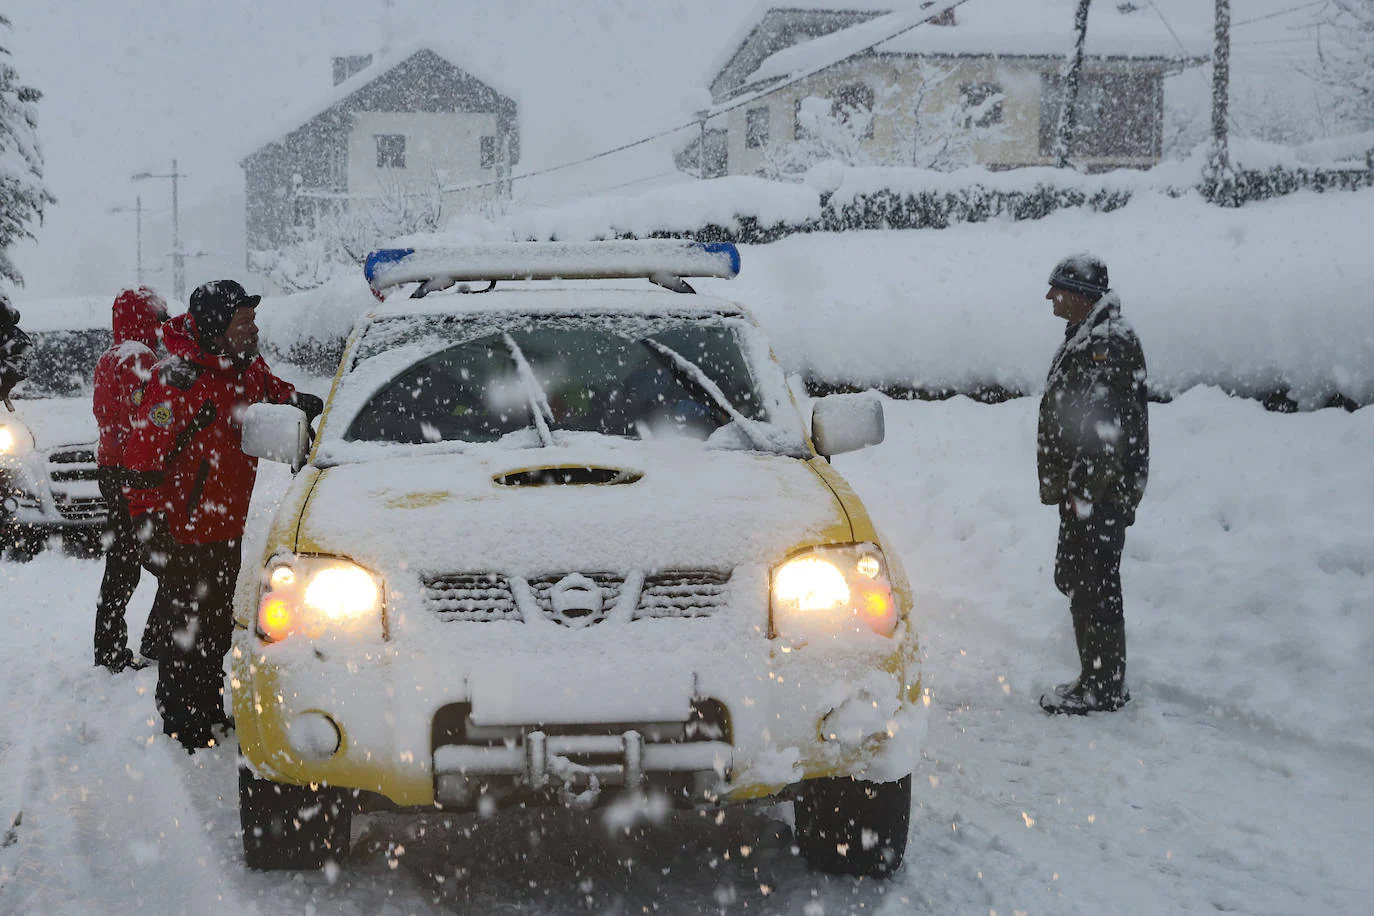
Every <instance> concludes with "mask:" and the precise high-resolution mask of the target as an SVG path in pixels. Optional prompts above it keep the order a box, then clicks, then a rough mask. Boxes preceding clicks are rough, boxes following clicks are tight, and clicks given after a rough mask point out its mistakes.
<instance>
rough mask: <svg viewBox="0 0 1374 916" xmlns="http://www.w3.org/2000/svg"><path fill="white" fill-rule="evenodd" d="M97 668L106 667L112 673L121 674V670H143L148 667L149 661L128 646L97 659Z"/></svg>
mask: <svg viewBox="0 0 1374 916" xmlns="http://www.w3.org/2000/svg"><path fill="white" fill-rule="evenodd" d="M95 665H96V667H97V668H105V669H106V670H107V671H109V672H110V673H111V674H119V673H120V672H121V671H124V670H126V669H127V670H129V671H141V670H142V669H144V668H146V667H148V663H147V662H146V661H144V660H143V659H141V658H139V657H138V656H136V655H134V653H132V652H130V651H129V650H128V649H127V648H125V649H120V650H119V651H118V652H115V653H114V654H112V655H105V656H102V657H100V658H97V659H96V660H95Z"/></svg>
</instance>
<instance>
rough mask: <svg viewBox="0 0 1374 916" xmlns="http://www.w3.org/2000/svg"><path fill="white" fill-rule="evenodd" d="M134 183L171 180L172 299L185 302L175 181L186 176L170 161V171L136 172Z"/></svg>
mask: <svg viewBox="0 0 1374 916" xmlns="http://www.w3.org/2000/svg"><path fill="white" fill-rule="evenodd" d="M130 177H131V178H132V179H133V180H134V181H145V180H147V179H149V178H170V179H171V180H172V297H173V298H175V299H176V300H177V301H178V302H184V301H185V300H186V254H185V252H183V251H182V250H181V224H180V218H181V215H180V210H179V207H178V204H177V181H178V179H181V178H185V177H186V174H185V173H183V172H180V171H178V170H177V161H176V160H175V159H173V160H172V171H171V172H169V173H167V174H162V175H155V174H153V173H152V172H138V173H136V174H134V175H132V176H130Z"/></svg>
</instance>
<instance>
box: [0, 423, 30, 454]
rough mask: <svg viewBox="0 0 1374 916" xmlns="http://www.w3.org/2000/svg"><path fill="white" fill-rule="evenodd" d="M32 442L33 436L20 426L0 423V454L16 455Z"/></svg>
mask: <svg viewBox="0 0 1374 916" xmlns="http://www.w3.org/2000/svg"><path fill="white" fill-rule="evenodd" d="M32 443H33V436H31V435H30V434H29V431H28V430H27V429H25V428H24V427H22V426H15V425H13V424H11V423H0V455H17V454H19V453H20V452H21V451H23V450H24V449H26V448H28V447H29V445H31V444H32Z"/></svg>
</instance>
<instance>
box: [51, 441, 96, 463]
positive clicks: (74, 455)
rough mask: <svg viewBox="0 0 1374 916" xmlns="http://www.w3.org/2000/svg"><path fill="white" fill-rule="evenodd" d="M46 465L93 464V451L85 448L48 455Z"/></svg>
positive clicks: (63, 450) (58, 451)
mask: <svg viewBox="0 0 1374 916" xmlns="http://www.w3.org/2000/svg"><path fill="white" fill-rule="evenodd" d="M48 464H89V465H94V464H95V449H93V448H89V447H86V446H81V447H78V448H64V449H59V450H57V451H55V452H49V453H48Z"/></svg>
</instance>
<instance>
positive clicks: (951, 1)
mask: <svg viewBox="0 0 1374 916" xmlns="http://www.w3.org/2000/svg"><path fill="white" fill-rule="evenodd" d="M966 2H967V0H946V2H945V3H943V4H940V5H938V6H934V7H932V8H931V11H930V12H928V13H927V14H926V16H925V18H923V19H920V20H918V21H916V22H914V23H912V24H911V25H909V26H906V27H905V28H902V29H899V30H897V31H896V32H893V33H892V34H891V35H886V36H884V37H882V38H879V39H878V40H877V41H874V42H873V43H871V44H869V45H867V46H865V47H862V48H859V49H858V50H857V51H854V52H853V53H852V54H851V55H850V56H851V57H852V56H855V55H858V54H863V53H864V52H865V51H871V50H873V49H874V48H876V47H877V46H878V45H880V44H883V43H885V42H888V41H891V40H892V39H894V38H898V37H900V36H902V35H905V34H906V33H907V32H910V31H911V30H912V29H914V28H916V27H917V26H920V25H924V24H925V23H927V22H929V21H930V20H931V19H934V18H935V17H936V16H939V15H941V14H942V13H945V12H947V11H949V10H952V9H954V8H955V7H957V6H962V5H963V4H964V3H966ZM1151 5H1153V0H1151ZM1170 31H1172V29H1171V30H1170ZM1174 37H1175V39H1177V37H1178V36H1174ZM1180 44H1181V42H1180ZM829 66H830V65H829V64H825V65H823V66H818V67H815V68H812V69H810V70H804V71H801V72H798V73H797V74H796V75H794V76H791V77H789V78H787V79H785V80H783V81H782V82H780V83H778V84H777V85H774V86H770V87H769V88H767V89H761V90H759V91H757V92H754V93H750V94H748V95H744V96H741V97H740V98H738V99H736V100H735V101H733V102H731V103H730V104H728V105H724V106H722V107H720V108H716V109H714V110H712V111H711V113H710V115H709V116H708V119H709V117H715V116H717V115H723V114H726V113H728V112H731V111H734V110H735V109H736V108H739V107H740V106H742V105H747V104H749V103H750V102H754V101H757V100H759V99H761V98H765V97H767V96H770V95H772V94H773V93H775V92H778V91H780V90H782V89H786V88H787V87H788V86H792V85H795V84H797V83H799V82H801V81H802V80H804V79H806V78H807V77H810V76H814V75H815V74H817V73H819V72H820V71H821V70H824V69H826V68H827V67H829ZM700 125H701V121H700V120H695V121H688V122H687V123H685V124H679V125H677V126H676V127H670V128H668V129H667V130H661V131H659V132H658V133H656V134H654V135H653V136H650V137H644V138H642V139H639V140H634V141H631V142H630V143H624V144H622V145H620V146H617V147H615V148H614V149H608V150H603V151H602V152H599V153H593V154H592V155H590V156H584V157H583V158H581V159H576V160H574V161H572V162H564V163H561V164H559V165H551V166H549V167H548V168H543V169H539V170H538V171H534V172H525V173H524V174H521V175H512V176H510V177H508V178H498V179H495V180H493V181H482V182H478V183H476V184H463V185H455V186H453V187H451V188H440V190H441V191H443V192H445V193H452V192H457V191H476V190H479V189H481V188H491V187H496V186H497V185H503V184H510V183H512V182H516V181H523V180H525V179H526V178H537V177H539V176H540V175H548V174H550V173H552V172H561V171H563V170H564V169H570V168H574V167H576V166H579V165H586V164H587V163H588V162H595V161H596V160H597V159H604V158H606V157H607V156H612V155H614V154H616V153H621V152H624V151H625V150H627V149H633V148H634V147H636V146H643V145H644V144H645V143H652V142H653V141H654V140H659V139H662V138H663V137H666V136H668V135H670V134H675V133H677V132H678V131H680V130H686V129H687V128H689V127H699V126H700Z"/></svg>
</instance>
